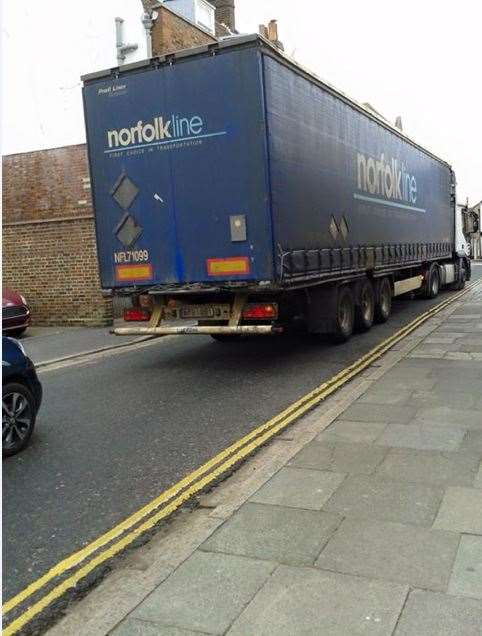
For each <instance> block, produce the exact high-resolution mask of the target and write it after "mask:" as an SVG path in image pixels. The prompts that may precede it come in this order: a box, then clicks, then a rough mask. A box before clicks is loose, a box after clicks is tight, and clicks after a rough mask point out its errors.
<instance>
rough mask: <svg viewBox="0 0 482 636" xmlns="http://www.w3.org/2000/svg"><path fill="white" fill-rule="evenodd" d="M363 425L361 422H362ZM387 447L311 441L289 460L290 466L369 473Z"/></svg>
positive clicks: (378, 462)
mask: <svg viewBox="0 0 482 636" xmlns="http://www.w3.org/2000/svg"><path fill="white" fill-rule="evenodd" d="M362 426H363V424H362ZM386 453H387V449H385V448H380V447H378V446H373V445H369V444H356V443H348V442H330V441H326V442H323V443H320V442H311V443H310V444H307V445H306V446H305V447H304V448H303V449H301V451H300V452H299V453H298V454H297V455H295V457H294V458H293V459H292V460H291V462H290V465H291V466H299V467H303V468H312V469H315V470H333V471H335V472H338V473H353V474H359V475H361V474H364V475H370V474H371V473H373V471H374V470H375V468H376V467H377V466H378V465H379V464H380V463H381V462H382V460H383V458H384V457H385V455H386Z"/></svg>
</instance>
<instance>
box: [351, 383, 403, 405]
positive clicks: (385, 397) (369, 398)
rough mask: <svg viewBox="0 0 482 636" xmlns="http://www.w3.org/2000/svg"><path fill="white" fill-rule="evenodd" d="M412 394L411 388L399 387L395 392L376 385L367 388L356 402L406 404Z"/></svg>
mask: <svg viewBox="0 0 482 636" xmlns="http://www.w3.org/2000/svg"><path fill="white" fill-rule="evenodd" d="M411 395H412V389H400V391H397V392H396V393H395V392H393V391H391V390H390V391H388V390H384V391H382V390H381V389H378V388H377V385H375V387H374V388H373V389H369V390H368V391H367V392H366V393H364V394H363V395H362V396H361V397H360V398H358V400H357V402H356V404H385V405H400V404H406V403H408V401H409V400H410V397H411Z"/></svg>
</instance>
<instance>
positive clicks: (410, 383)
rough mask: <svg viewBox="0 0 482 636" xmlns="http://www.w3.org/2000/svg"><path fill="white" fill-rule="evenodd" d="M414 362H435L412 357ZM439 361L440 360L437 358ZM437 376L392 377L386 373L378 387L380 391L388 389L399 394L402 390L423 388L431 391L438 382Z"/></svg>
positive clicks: (379, 381)
mask: <svg viewBox="0 0 482 636" xmlns="http://www.w3.org/2000/svg"><path fill="white" fill-rule="evenodd" d="M411 360H413V361H414V362H415V361H417V362H433V360H423V359H415V358H413V359H412V358H411ZM437 361H438V360H437ZM436 381H437V380H436V378H433V377H430V376H427V377H417V376H416V375H414V376H413V377H410V376H409V375H407V377H393V378H392V377H391V375H390V373H387V374H385V375H384V376H383V377H382V378H381V379H380V380H378V382H377V384H376V387H377V390H380V391H388V392H390V391H391V392H392V393H394V394H397V393H398V392H400V391H407V390H411V391H414V390H415V389H421V390H424V391H430V390H431V389H432V388H433V387H434V386H435V383H436Z"/></svg>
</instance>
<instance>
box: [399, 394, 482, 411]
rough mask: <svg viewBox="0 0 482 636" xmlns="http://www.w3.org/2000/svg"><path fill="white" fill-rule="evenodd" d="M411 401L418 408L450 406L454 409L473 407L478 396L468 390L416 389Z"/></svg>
mask: <svg viewBox="0 0 482 636" xmlns="http://www.w3.org/2000/svg"><path fill="white" fill-rule="evenodd" d="M410 403H411V404H412V405H413V406H415V407H416V408H434V407H444V406H445V407H449V408H452V409H457V408H461V409H469V410H470V409H473V408H476V405H477V397H476V395H474V394H473V393H469V392H468V391H449V390H446V391H439V390H436V389H432V390H431V391H422V390H416V391H413V393H412V394H411V396H410Z"/></svg>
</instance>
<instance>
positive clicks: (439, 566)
mask: <svg viewBox="0 0 482 636" xmlns="http://www.w3.org/2000/svg"><path fill="white" fill-rule="evenodd" d="M458 544H459V537H458V535H456V534H453V533H452V532H445V531H443V530H432V529H430V528H416V527H414V526H408V525H403V524H399V523H380V522H378V521H365V520H359V519H345V520H344V521H343V522H342V524H341V526H340V527H339V528H338V530H337V532H336V534H335V535H334V536H333V537H332V538H331V539H330V541H329V542H328V544H327V545H326V547H325V548H324V550H323V551H322V553H321V554H320V556H319V558H318V559H317V561H316V564H315V565H316V566H317V567H320V568H322V569H326V570H331V571H336V572H343V573H345V574H356V575H359V576H366V577H369V578H376V579H383V580H388V581H395V582H398V583H408V584H410V585H411V586H414V587H423V588H426V589H431V590H436V591H445V590H446V589H447V585H448V582H449V578H450V573H451V570H452V565H453V562H454V559H455V555H456V553H457V547H458Z"/></svg>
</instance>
